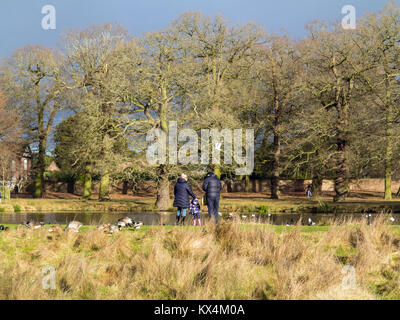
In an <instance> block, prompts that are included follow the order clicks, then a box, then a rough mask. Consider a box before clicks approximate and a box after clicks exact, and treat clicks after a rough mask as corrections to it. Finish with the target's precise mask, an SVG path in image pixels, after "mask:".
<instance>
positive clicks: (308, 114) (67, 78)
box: [0, 2, 400, 209]
mask: <svg viewBox="0 0 400 320" xmlns="http://www.w3.org/2000/svg"><path fill="white" fill-rule="evenodd" d="M307 30H308V31H307V36H306V37H305V38H303V39H300V40H295V39H291V38H290V37H288V36H278V35H271V34H267V33H266V32H265V30H263V28H262V27H260V26H259V25H257V24H245V25H231V24H230V23H228V22H227V21H226V20H225V19H224V18H222V17H220V16H215V17H213V18H211V17H208V16H204V15H201V14H200V13H185V14H183V15H182V16H180V17H179V18H178V19H177V20H176V21H174V22H173V23H172V24H171V25H170V27H169V28H167V29H165V30H162V31H155V32H151V33H148V34H145V35H143V36H141V37H138V38H135V37H132V36H131V35H129V33H128V32H127V31H126V30H125V29H124V28H123V27H121V26H119V25H115V24H107V25H103V26H91V27H88V28H86V29H83V30H71V31H70V32H68V33H66V34H65V35H63V37H62V43H63V45H62V47H60V48H58V49H53V48H46V47H42V46H32V45H29V46H25V47H23V48H21V49H19V50H17V51H16V52H15V53H14V54H13V55H12V57H10V58H9V59H7V60H6V61H4V63H3V64H2V66H1V76H0V85H1V89H2V91H3V93H4V95H5V97H6V98H7V106H8V108H9V109H12V110H13V111H15V114H18V115H20V118H21V119H20V122H21V126H22V127H23V128H24V139H27V140H26V141H29V143H30V144H32V145H34V146H35V147H36V149H37V155H38V156H37V165H36V174H35V192H34V193H35V196H36V197H41V196H42V195H43V192H44V176H45V162H46V152H48V151H49V150H48V149H49V147H48V146H49V143H48V142H49V139H50V138H51V136H52V134H53V133H54V140H55V142H56V147H55V150H54V151H53V153H54V157H55V159H56V161H57V163H58V165H59V166H60V167H61V169H62V170H63V172H64V173H65V175H67V176H69V177H70V179H71V180H73V181H75V180H77V179H79V178H82V179H84V185H85V191H84V196H85V197H89V196H90V193H91V179H92V177H93V176H94V175H98V176H99V177H100V190H99V197H100V199H107V198H108V196H109V184H110V180H113V179H122V180H130V179H137V178H138V177H147V178H150V179H155V180H157V181H158V194H157V206H158V207H159V208H160V209H162V208H166V207H168V200H169V194H168V190H169V178H170V177H172V176H174V175H175V174H176V173H177V172H179V171H180V170H185V171H189V172H192V171H195V170H200V169H204V168H203V167H201V166H200V165H169V164H159V165H157V166H150V165H149V164H148V163H147V161H146V157H145V155H144V153H143V151H144V150H146V147H147V144H146V140H145V135H146V133H147V132H148V131H149V130H150V129H152V128H160V129H161V130H163V131H164V132H165V133H168V130H169V126H168V123H169V121H177V123H178V126H179V127H180V128H184V127H188V128H191V129H195V130H196V131H198V132H200V130H201V129H202V128H215V129H219V130H222V129H236V128H243V129H249V128H250V129H254V131H255V147H256V157H255V171H254V172H253V176H257V177H263V178H269V179H271V182H272V183H271V196H272V198H279V180H280V179H282V178H309V179H313V185H314V188H315V191H316V193H318V187H319V186H320V185H321V183H322V179H323V178H331V179H334V182H335V197H334V199H335V201H343V200H345V199H346V197H347V196H348V193H349V186H348V181H349V179H350V178H360V177H384V178H385V199H391V196H392V193H391V179H392V176H393V175H394V174H396V172H398V169H399V166H398V165H397V163H398V160H399V156H398V155H399V148H400V144H399V142H398V139H397V138H398V136H399V133H400V127H399V120H400V118H399V115H400V104H399V102H400V100H399V97H400V95H399V94H400V90H399V89H400V86H399V85H400V82H399V81H400V71H399V70H400V56H399V54H400V10H399V9H398V8H396V6H395V4H394V2H389V3H388V4H387V6H386V7H385V9H384V10H383V11H382V12H380V13H373V14H368V15H366V16H365V17H363V18H362V19H359V20H358V22H357V29H355V30H343V29H342V28H341V26H340V25H339V24H335V23H333V24H328V23H324V22H313V23H311V24H309V25H308V26H307ZM0 110H1V109H0ZM67 115H68V116H67ZM60 116H62V117H64V118H65V119H64V120H63V121H62V122H61V123H60V124H58V125H57V126H54V121H55V119H56V117H60ZM0 137H1V134H0ZM140 151H142V152H140ZM234 168H235V164H232V165H225V164H221V165H212V164H211V165H209V168H208V169H209V170H214V172H215V173H216V174H218V175H220V176H221V175H222V176H223V177H224V178H225V179H237V177H235V176H234ZM239 178H240V179H247V181H248V178H249V177H239Z"/></svg>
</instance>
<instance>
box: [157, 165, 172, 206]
mask: <svg viewBox="0 0 400 320" xmlns="http://www.w3.org/2000/svg"><path fill="white" fill-rule="evenodd" d="M158 172H159V174H158V175H159V177H160V179H159V180H158V186H157V200H156V207H157V209H159V210H167V209H168V208H169V181H168V171H167V168H166V166H165V165H160V166H159V167H158Z"/></svg>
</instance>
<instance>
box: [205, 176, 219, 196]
mask: <svg viewBox="0 0 400 320" xmlns="http://www.w3.org/2000/svg"><path fill="white" fill-rule="evenodd" d="M203 190H204V191H205V192H206V196H207V198H209V199H214V198H219V194H220V192H221V190H222V185H221V181H220V180H219V179H218V177H217V176H216V175H215V174H214V173H208V174H207V176H206V178H205V179H204V182H203Z"/></svg>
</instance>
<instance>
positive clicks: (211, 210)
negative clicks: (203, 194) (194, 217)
mask: <svg viewBox="0 0 400 320" xmlns="http://www.w3.org/2000/svg"><path fill="white" fill-rule="evenodd" d="M207 206H208V217H209V218H210V219H211V218H212V216H214V219H215V223H218V208H219V197H218V198H209V197H207Z"/></svg>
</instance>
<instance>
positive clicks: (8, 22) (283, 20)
mask: <svg viewBox="0 0 400 320" xmlns="http://www.w3.org/2000/svg"><path fill="white" fill-rule="evenodd" d="M396 2H397V4H400V0H397V1H396ZM385 3H386V0H344V1H342V0H298V1H296V0H278V1H277V0H247V1H246V0H1V1H0V8H1V10H0V40H1V47H0V57H5V56H8V55H10V54H11V53H12V52H13V51H14V50H15V49H17V48H19V47H21V46H24V45H26V44H44V45H48V46H56V45H57V44H58V39H59V35H60V34H61V33H62V32H65V31H67V30H69V29H70V28H74V27H80V28H83V27H85V26H88V25H91V24H95V23H105V22H117V23H120V24H122V25H123V26H125V27H126V28H128V30H129V31H130V32H131V34H134V35H140V34H141V33H143V32H149V31H154V30H158V29H162V28H165V27H167V26H168V24H169V22H171V21H172V20H174V19H176V18H177V17H178V16H179V15H180V14H181V13H183V12H186V11H200V12H202V13H205V14H209V15H213V14H215V13H218V14H222V15H223V16H224V17H226V18H228V19H229V20H230V21H232V22H233V23H237V22H241V23H245V22H249V21H255V22H258V23H260V24H261V25H263V26H264V27H265V29H266V30H267V31H273V32H276V33H279V32H280V31H281V30H282V28H284V29H285V30H286V31H287V32H288V34H289V35H291V36H293V37H302V36H304V34H305V29H304V26H305V24H306V23H308V22H310V21H312V20H315V19H319V20H330V21H335V20H341V19H342V17H343V15H342V13H341V8H342V7H343V6H345V5H353V6H354V7H355V8H356V10H357V17H360V16H362V15H363V14H364V13H365V12H371V11H378V10H380V9H382V8H383V7H384V5H385ZM45 5H53V6H54V7H55V8H56V21H57V28H56V30H43V29H42V27H41V21H42V18H43V16H44V15H43V14H42V13H41V10H42V7H43V6H45Z"/></svg>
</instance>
